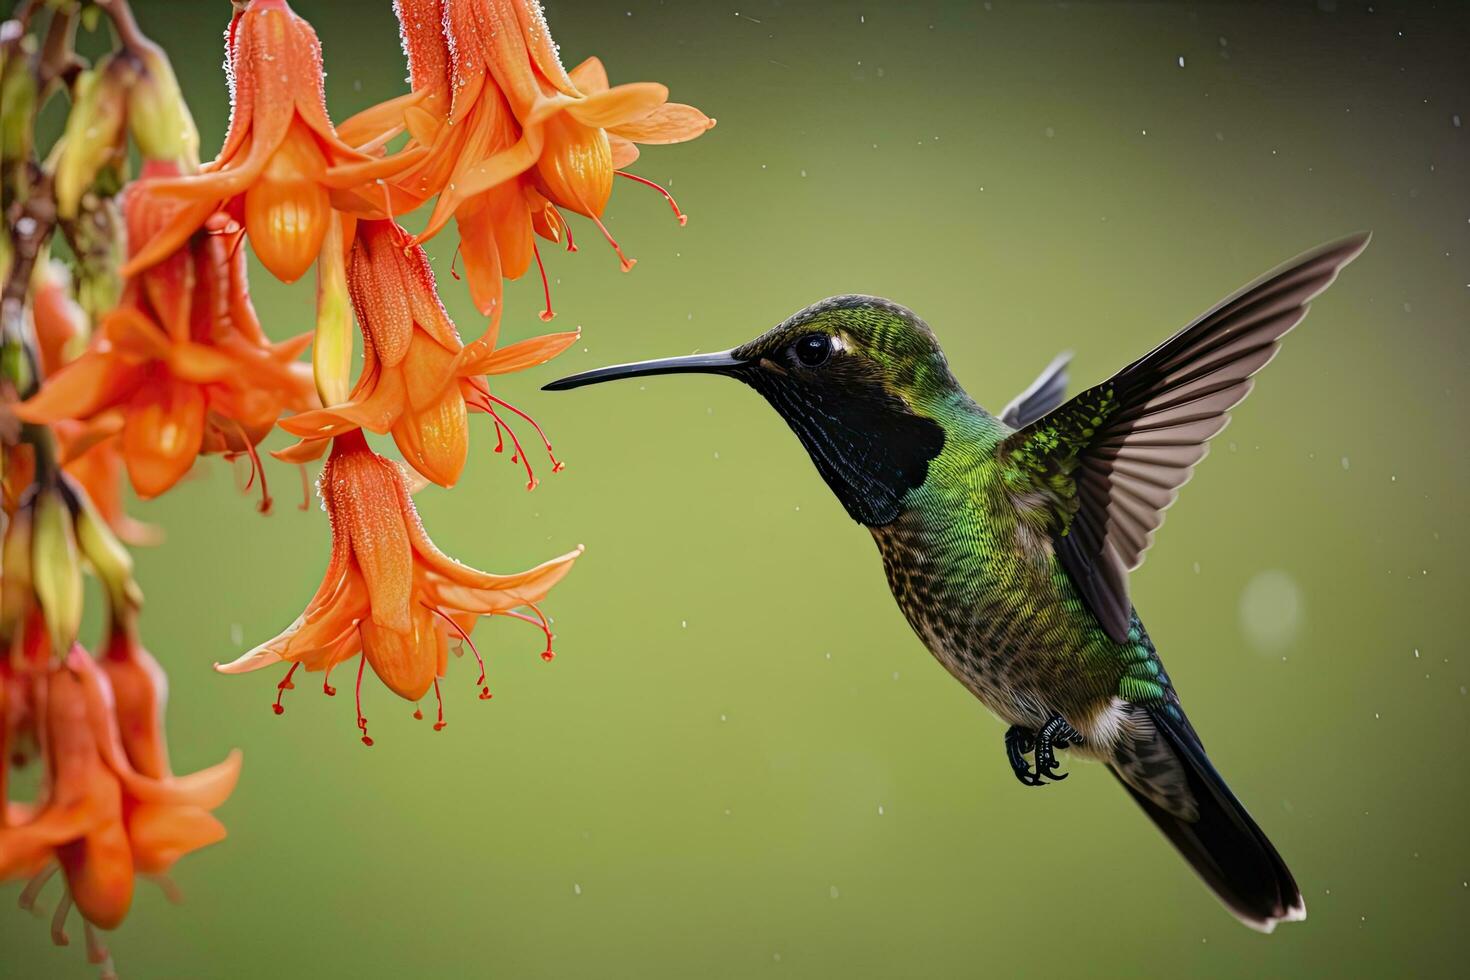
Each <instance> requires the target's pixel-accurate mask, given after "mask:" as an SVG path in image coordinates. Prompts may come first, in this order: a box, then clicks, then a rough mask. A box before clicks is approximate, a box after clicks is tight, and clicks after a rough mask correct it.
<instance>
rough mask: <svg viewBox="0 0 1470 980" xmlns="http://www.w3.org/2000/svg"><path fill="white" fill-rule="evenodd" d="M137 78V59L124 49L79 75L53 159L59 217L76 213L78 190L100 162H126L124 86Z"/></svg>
mask: <svg viewBox="0 0 1470 980" xmlns="http://www.w3.org/2000/svg"><path fill="white" fill-rule="evenodd" d="M137 78H138V62H137V61H135V60H134V59H132V58H131V57H129V56H128V55H127V54H126V53H117V54H110V55H108V56H106V57H105V58H103V59H102V60H101V61H99V62H97V64H96V65H95V66H94V67H92V68H89V69H88V70H86V71H84V72H82V73H81V75H80V76H78V78H77V82H76V90H75V91H76V101H75V102H74V103H73V104H72V107H71V114H70V115H68V116H67V117H66V130H65V131H64V132H63V133H62V136H61V144H60V147H59V151H58V156H57V160H56V183H55V188H56V213H57V214H58V215H60V216H61V218H62V219H63V220H65V219H69V218H75V217H76V216H77V208H78V207H79V206H80V204H81V200H82V195H83V194H85V193H86V192H87V189H88V188H89V187H91V186H92V183H93V181H95V180H96V179H97V177H98V175H99V174H101V173H102V171H103V169H104V168H106V167H108V166H109V165H112V166H115V167H116V166H119V165H120V164H122V163H125V162H126V159H127V146H126V144H125V142H124V140H123V135H124V131H125V129H124V128H125V126H126V125H127V105H128V91H129V89H131V88H132V87H133V85H134V83H135V82H136V81H137Z"/></svg>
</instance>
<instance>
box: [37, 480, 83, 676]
mask: <svg viewBox="0 0 1470 980" xmlns="http://www.w3.org/2000/svg"><path fill="white" fill-rule="evenodd" d="M31 577H32V581H33V587H34V589H35V593H36V600H37V601H38V602H39V603H40V604H41V615H42V616H43V617H44V618H45V620H46V630H47V632H48V633H49V634H50V637H51V649H52V651H53V652H55V651H61V650H70V649H71V645H72V643H73V642H74V641H75V640H76V638H77V630H79V629H80V628H81V625H82V565H81V562H80V561H78V560H77V540H76V535H75V532H74V531H73V529H72V513H71V509H70V508H69V507H67V505H66V501H65V500H64V499H62V496H61V492H60V491H59V490H58V489H57V488H55V487H43V488H42V489H41V490H40V492H39V493H38V494H37V497H36V504H35V525H34V527H33V529H32V531H31Z"/></svg>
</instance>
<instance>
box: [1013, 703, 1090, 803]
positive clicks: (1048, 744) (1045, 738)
mask: <svg viewBox="0 0 1470 980" xmlns="http://www.w3.org/2000/svg"><path fill="white" fill-rule="evenodd" d="M1081 744H1082V736H1081V735H1079V734H1078V733H1077V730H1076V729H1075V728H1073V727H1072V726H1071V725H1069V724H1067V721H1066V719H1065V718H1063V717H1062V716H1061V715H1052V716H1051V717H1050V718H1048V719H1047V721H1046V724H1044V725H1042V726H1041V730H1040V731H1033V730H1032V729H1030V728H1022V727H1021V726H1020V725H1012V726H1011V727H1010V728H1009V729H1008V730H1007V731H1006V759H1007V760H1008V761H1009V762H1010V764H1011V771H1012V772H1014V773H1015V774H1016V778H1017V779H1018V780H1020V782H1021V785H1023V786H1045V785H1046V780H1048V779H1050V780H1052V781H1053V782H1059V781H1061V780H1063V779H1066V778H1067V773H1064V772H1058V771H1057V768H1058V766H1059V763H1058V762H1057V757H1056V751H1055V750H1056V749H1065V748H1069V747H1071V746H1073V745H1081ZM1032 752H1034V753H1035V754H1034V759H1035V762H1036V769H1035V771H1034V772H1033V771H1032V769H1031V765H1030V763H1028V762H1027V761H1026V755H1027V753H1032Z"/></svg>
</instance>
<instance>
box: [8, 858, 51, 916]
mask: <svg viewBox="0 0 1470 980" xmlns="http://www.w3.org/2000/svg"><path fill="white" fill-rule="evenodd" d="M60 870H61V865H59V864H49V865H47V866H46V867H44V868H42V869H41V870H40V871H38V872H37V873H36V875H35V877H33V878H31V880H30V881H28V882H26V886H25V888H23V889H21V893H20V901H19V902H17V903H16V904H17V905H19V906H20V908H21V911H23V912H34V911H35V910H36V899H38V898H40V897H41V889H43V888H45V887H46V882H48V881H50V880H51V878H52V876H54V875H55V874H56V872H58V871H60Z"/></svg>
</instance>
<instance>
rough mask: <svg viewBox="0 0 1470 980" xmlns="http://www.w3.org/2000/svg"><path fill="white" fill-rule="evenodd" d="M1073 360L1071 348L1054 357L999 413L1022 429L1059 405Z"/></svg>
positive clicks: (1065, 388)
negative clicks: (1069, 366)
mask: <svg viewBox="0 0 1470 980" xmlns="http://www.w3.org/2000/svg"><path fill="white" fill-rule="evenodd" d="M1071 361H1072V352H1071V351H1069V350H1065V351H1062V352H1061V353H1060V354H1058V355H1057V356H1056V357H1054V358H1052V359H1051V363H1050V364H1048V365H1047V366H1046V367H1045V368H1043V369H1042V371H1041V374H1040V375H1039V376H1038V377H1037V379H1036V380H1035V381H1033V382H1031V385H1030V387H1028V388H1027V389H1026V390H1025V391H1023V392H1021V393H1020V394H1019V395H1017V396H1016V397H1015V398H1012V399H1011V403H1010V404H1009V405H1007V406H1006V407H1005V409H1004V410H1003V411H1002V412H1001V413H1000V420H1001V421H1002V422H1004V423H1005V424H1006V425H1008V426H1010V427H1011V428H1013V429H1021V428H1025V427H1026V426H1028V425H1030V424H1031V423H1032V422H1035V421H1036V420H1037V419H1039V418H1041V417H1042V416H1043V415H1045V414H1046V413H1047V412H1050V411H1051V410H1052V409H1054V408H1056V407H1057V406H1058V405H1060V404H1061V403H1062V399H1063V398H1064V397H1065V396H1066V394H1067V365H1068V364H1069V363H1071Z"/></svg>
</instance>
